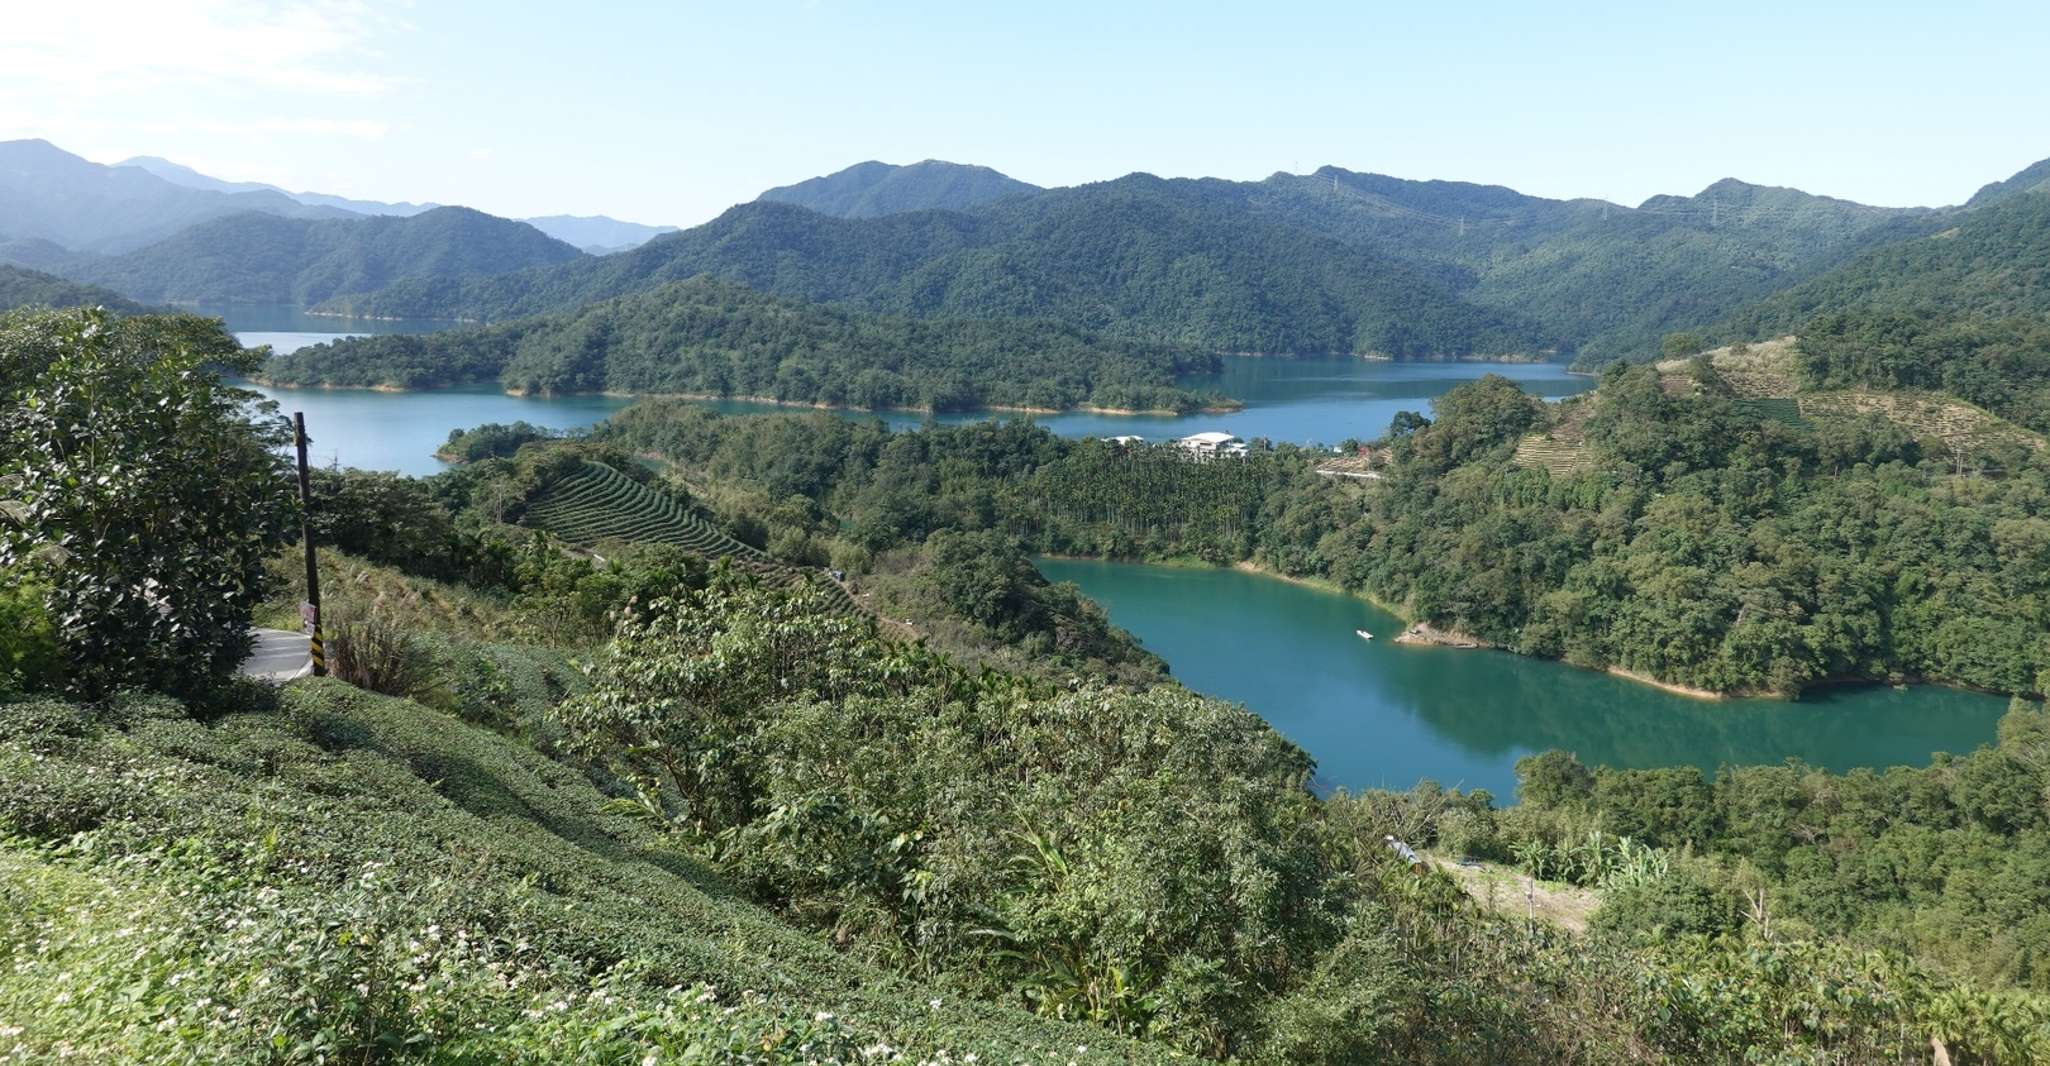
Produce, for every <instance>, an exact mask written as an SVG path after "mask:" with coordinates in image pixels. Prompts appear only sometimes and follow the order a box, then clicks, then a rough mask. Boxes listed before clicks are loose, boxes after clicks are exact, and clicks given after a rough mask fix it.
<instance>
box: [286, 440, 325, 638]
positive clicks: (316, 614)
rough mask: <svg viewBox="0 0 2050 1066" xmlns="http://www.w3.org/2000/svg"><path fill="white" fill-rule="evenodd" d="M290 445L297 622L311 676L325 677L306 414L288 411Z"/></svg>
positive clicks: (318, 569) (318, 564)
mask: <svg viewBox="0 0 2050 1066" xmlns="http://www.w3.org/2000/svg"><path fill="white" fill-rule="evenodd" d="M292 437H293V443H294V444H296V445H297V446H298V449H299V542H300V544H302V545H304V546H305V548H306V602H305V603H302V604H300V605H299V620H300V621H302V622H304V623H305V624H306V632H307V633H308V634H309V635H310V636H311V637H312V638H313V642H312V645H311V649H310V650H311V651H312V652H313V676H315V677H326V676H327V651H326V649H324V648H322V647H321V646H320V636H321V634H320V563H319V562H318V561H317V560H316V559H315V557H314V554H313V479H312V478H311V476H309V475H308V474H307V472H306V444H307V440H306V413H305V412H304V411H294V412H292Z"/></svg>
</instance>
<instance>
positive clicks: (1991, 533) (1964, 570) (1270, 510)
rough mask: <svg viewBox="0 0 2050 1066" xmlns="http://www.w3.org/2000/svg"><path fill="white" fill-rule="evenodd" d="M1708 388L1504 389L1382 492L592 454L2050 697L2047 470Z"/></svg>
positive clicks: (1162, 473) (1446, 617)
mask: <svg viewBox="0 0 2050 1066" xmlns="http://www.w3.org/2000/svg"><path fill="white" fill-rule="evenodd" d="M1717 377H1718V375H1716V374H1715V372H1713V371H1712V370H1706V371H1704V373H1703V375H1702V377H1701V379H1700V381H1701V384H1700V385H1699V386H1696V385H1695V384H1694V383H1693V382H1692V381H1691V380H1690V379H1688V378H1685V377H1683V378H1682V379H1681V381H1680V382H1678V383H1675V382H1671V381H1669V380H1665V379H1664V378H1665V376H1664V375H1662V374H1661V373H1660V372H1659V371H1658V370H1657V369H1656V368H1654V367H1648V366H1647V367H1638V368H1634V369H1629V370H1627V371H1622V370H1619V371H1618V372H1617V373H1616V374H1614V375H1613V376H1611V377H1609V378H1605V379H1604V382H1603V385H1602V387H1601V389H1600V390H1599V392H1598V393H1597V394H1596V395H1594V396H1593V397H1591V398H1587V399H1583V400H1578V401H1569V402H1568V403H1567V404H1565V405H1560V406H1558V407H1547V406H1546V405H1544V404H1542V403H1540V402H1538V401H1537V400H1535V399H1534V398H1532V397H1529V396H1526V395H1524V394H1523V393H1522V392H1520V391H1518V390H1517V389H1516V387H1515V386H1514V385H1513V384H1512V383H1510V382H1508V381H1506V380H1503V379H1499V378H1487V379H1483V380H1482V381H1480V382H1478V383H1475V384H1471V385H1466V386H1462V387H1461V388H1459V389H1456V390H1454V391H1452V392H1450V393H1447V394H1446V395H1445V396H1444V397H1442V398H1441V399H1440V400H1439V401H1438V404H1437V414H1436V418H1435V420H1428V419H1422V418H1419V417H1416V416H1411V417H1408V418H1405V419H1398V422H1397V431H1396V435H1395V440H1394V441H1393V442H1392V443H1391V445H1390V450H1389V451H1388V453H1387V454H1388V455H1389V456H1391V457H1392V460H1393V461H1392V463H1391V465H1390V466H1389V467H1388V468H1387V470H1386V471H1385V472H1384V473H1385V476H1384V479H1383V480H1381V481H1379V482H1375V483H1373V486H1372V487H1361V486H1360V485H1359V484H1358V483H1356V482H1353V481H1351V480H1350V479H1342V478H1326V477H1321V476H1318V474H1317V473H1316V471H1315V465H1316V462H1317V457H1315V456H1311V455H1308V454H1306V453H1303V452H1301V451H1299V450H1297V449H1293V448H1286V447H1284V448H1276V449H1274V450H1272V451H1271V452H1260V451H1256V452H1255V453H1254V455H1253V456H1251V457H1250V458H1249V459H1248V460H1247V461H1245V462H1243V463H1212V464H1196V463H1187V462H1182V461H1178V460H1173V458H1172V457H1171V456H1161V457H1158V458H1156V454H1155V453H1156V452H1157V451H1158V450H1156V449H1141V450H1139V451H1138V452H1131V451H1127V450H1124V449H1118V448H1115V447H1113V446H1111V445H1108V444H1105V443H1103V442H1095V441H1061V440H1058V439H1056V438H1053V437H1052V436H1051V435H1050V434H1041V435H1040V436H1041V437H1043V439H1025V438H1023V437H1020V438H1015V439H1014V438H1006V437H1002V436H1001V434H1002V433H1003V432H1010V431H999V430H997V429H988V430H978V429H974V428H972V427H961V428H941V429H935V430H930V431H926V432H921V433H920V434H917V435H916V436H915V438H913V439H907V440H903V441H901V442H897V441H886V440H885V439H884V438H880V437H878V438H870V437H868V436H865V435H864V434H862V433H861V432H860V431H859V430H857V429H840V428H836V427H833V426H830V425H827V424H825V423H824V422H823V421H821V422H809V423H792V424H789V425H781V424H779V425H775V426H773V427H772V426H770V425H769V424H766V423H764V424H759V425H757V424H754V423H750V422H748V421H746V420H721V419H717V418H714V417H710V416H706V415H702V414H694V413H690V412H687V411H685V410H682V409H680V408H677V407H674V406H668V405H658V406H654V407H647V408H645V409H642V408H636V409H629V410H628V411H626V412H623V413H621V414H620V415H618V416H616V417H615V418H614V419H613V420H612V421H611V422H610V423H609V424H608V425H607V426H606V427H604V428H603V429H602V430H601V434H602V435H604V436H606V437H607V438H609V439H615V440H617V441H618V442H619V443H620V444H621V445H622V446H623V447H626V448H629V449H631V450H636V451H640V450H653V451H656V452H658V453H661V454H664V455H668V456H670V457H672V458H673V459H675V460H676V461H678V462H683V463H686V464H691V465H693V466H697V467H700V468H702V469H706V470H708V471H712V472H715V473H717V474H719V475H720V476H725V477H736V478H748V479H753V480H757V481H759V482H761V483H763V484H766V485H769V486H772V490H773V491H775V492H778V493H784V492H798V493H803V494H805V495H807V496H810V497H812V498H814V499H818V500H820V501H821V502H822V503H824V504H825V505H826V506H828V507H829V508H831V509H833V510H834V511H835V512H836V513H837V514H840V515H841V516H842V517H843V519H844V520H845V521H846V522H847V523H848V524H849V527H850V529H852V530H853V531H855V532H856V533H857V535H861V534H863V533H865V532H867V531H873V532H872V533H871V534H869V535H872V536H873V537H874V538H875V543H877V544H887V543H891V542H893V540H894V539H899V538H903V539H910V540H914V541H916V540H920V539H922V538H924V537H925V536H927V535H929V533H930V531H932V530H935V529H959V528H984V527H988V526H992V525H994V526H998V527H1000V528H1004V529H1006V530H1008V531H1011V532H1013V533H1014V534H1016V535H1018V536H1020V537H1021V538H1023V539H1024V541H1025V542H1026V543H1027V544H1028V545H1030V546H1032V547H1034V548H1037V549H1038V550H1041V551H1050V552H1060V553H1077V554H1089V555H1108V556H1123V557H1131V556H1142V557H1143V556H1177V555H1191V554H1194V555H1200V556H1202V557H1205V558H1208V559H1210V560H1212V561H1215V562H1219V563H1229V562H1234V561H1239V560H1252V561H1255V562H1257V563H1259V564H1261V565H1264V566H1266V567H1270V568H1272V569H1274V570H1277V571H1279V572H1281V573H1284V574H1288V575H1292V576H1304V577H1318V578H1325V579H1328V580H1332V581H1335V582H1338V583H1339V584H1341V585H1343V586H1344V587H1346V588H1348V589H1352V590H1355V591H1359V592H1363V593H1365V594H1367V595H1370V596H1372V597H1374V598H1376V599H1378V600H1380V601H1382V602H1384V603H1388V604H1390V605H1392V606H1394V607H1395V608H1396V609H1397V610H1398V611H1400V612H1401V613H1404V614H1406V615H1408V616H1409V617H1411V618H1414V619H1420V620H1425V621H1430V622H1432V623H1435V624H1437V625H1439V626H1441V627H1444V628H1448V629H1452V630H1455V631H1461V632H1464V633H1468V634H1471V635H1473V636H1475V637H1476V638H1478V639H1480V640H1483V641H1486V642H1489V643H1493V644H1496V645H1499V646H1502V647H1506V648H1510V649H1513V650H1516V651H1520V652H1523V653H1526V654H1534V655H1541V656H1548V657H1556V658H1563V659H1565V660H1567V661H1569V662H1573V663H1577V664H1580V665H1584V666H1589V667H1595V668H1606V667H1616V668H1620V669H1625V670H1629V671H1633V672H1636V673H1639V674H1644V675H1647V676H1650V677H1654V678H1658V679H1661V680H1664V681H1668V682H1674V683H1678V684H1684V685H1689V686H1695V687H1700V688H1705V689H1711V690H1715V691H1720V692H1730V691H1763V692H1776V693H1781V694H1787V695H1792V694H1795V693H1798V692H1799V691H1800V690H1801V689H1802V688H1804V687H1806V686H1809V685H1812V684H1816V683H1820V682H1824V681H1830V680H1840V679H1870V680H1887V681H1901V680H1912V679H1918V678H1927V679H1935V680H1945V681H1950V682H1954V683H1961V684H1967V685H1972V686H1977V687H1981V688H1986V689H1991V690H1994V691H2000V692H2011V693H2040V692H2042V691H2044V689H2045V688H2046V687H2050V640H2046V639H2045V638H2044V634H2045V633H2046V632H2050V585H2046V581H2050V565H2046V561H2045V560H2043V559H2039V558H2038V556H2039V554H2040V553H2039V551H2038V541H2039V540H2043V539H2044V538H2045V537H2050V533H2046V531H2050V513H2046V508H2045V505H2044V502H2043V501H2044V500H2045V499H2050V458H2046V454H2045V451H2044V450H2043V449H2041V448H2038V447H2032V446H2031V442H2030V441H2028V440H2026V439H2023V438H2025V437H2026V435H2025V434H2020V435H2014V434H1988V435H1985V436H1984V438H1983V439H1980V440H1979V441H1978V442H1977V444H1976V447H1978V448H1979V449H1980V450H1979V451H1978V453H1977V454H1973V455H1968V456H1965V457H1963V458H1962V460H1961V459H1960V457H1959V456H1956V455H1952V454H1949V453H1948V452H1947V451H1946V448H1945V445H1944V444H1943V442H1942V441H1940V440H1936V439H1932V440H1929V441H1926V442H1925V441H1923V440H1919V439H1917V437H1916V435H1915V434H1914V433H1913V432H1911V431H1910V429H1908V428H1905V427H1903V426H1902V425H1900V424H1896V423H1895V422H1892V421H1889V420H1888V419H1887V418H1886V417H1885V416H1884V415H1883V414H1880V413H1869V414H1861V413H1859V412H1857V411H1856V410H1855V409H1851V408H1846V409H1845V410H1843V411H1841V412H1836V411H1820V410H1818V411H1817V412H1816V414H1815V415H1814V417H1812V418H1808V419H1801V418H1798V417H1797V418H1796V419H1795V420H1794V421H1793V422H1790V421H1789V420H1788V419H1787V418H1786V417H1785V416H1784V412H1781V411H1778V410H1776V409H1773V408H1771V407H1769V406H1765V405H1760V404H1758V403H1757V402H1755V401H1749V400H1743V399H1740V398H1738V397H1736V396H1735V395H1734V394H1733V392H1732V390H1730V389H1728V388H1727V387H1726V385H1725V384H1724V383H1721V382H1719V381H1718V380H1717ZM1675 386H1677V387H1675ZM786 421H787V420H786ZM799 425H802V426H804V427H806V428H803V429H799V428H797V427H798V426H799ZM1568 425H1570V426H1571V428H1573V430H1574V432H1576V433H1578V434H1580V435H1581V437H1582V439H1583V443H1582V445H1581V447H1582V448H1583V449H1584V454H1583V456H1582V459H1583V460H1584V461H1580V462H1576V463H1573V464H1561V466H1560V468H1559V469H1557V470H1552V469H1547V468H1545V467H1544V466H1542V465H1534V464H1526V463H1522V462H1519V461H1518V460H1517V455H1516V452H1517V448H1518V445H1519V443H1520V442H1522V441H1523V440H1524V439H1525V438H1526V437H1528V436H1530V435H1532V434H1542V433H1544V432H1547V431H1550V430H1552V429H1554V428H1561V427H1565V426H1568ZM1017 432H1024V431H1017ZM978 434H989V435H995V436H997V437H998V438H999V439H1001V440H1004V441H1006V442H1007V443H1004V444H1001V445H1000V444H998V442H997V440H989V439H984V437H982V436H978ZM886 443H887V444H888V446H887V447H886V446H885V445H886ZM957 454H960V455H966V456H973V457H974V460H973V462H972V463H971V462H966V461H965V460H962V459H956V458H955V456H956V455H957ZM898 464H905V465H906V466H907V467H908V471H928V472H926V473H920V474H912V473H909V472H908V471H907V470H900V469H898ZM1156 467H1157V469H1156ZM940 470H948V471H950V474H949V475H948V476H945V477H942V476H940V475H939V474H938V471H940ZM886 471H888V473H886ZM1984 471H1992V472H1994V473H1995V475H1997V476H1988V475H1985V474H1983V473H1975V472H1984ZM1939 531H1940V532H1939Z"/></svg>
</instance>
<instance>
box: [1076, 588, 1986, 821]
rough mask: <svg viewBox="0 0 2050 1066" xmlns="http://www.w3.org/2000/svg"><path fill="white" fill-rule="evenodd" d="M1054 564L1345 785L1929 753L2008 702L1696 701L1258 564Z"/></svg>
mask: <svg viewBox="0 0 2050 1066" xmlns="http://www.w3.org/2000/svg"><path fill="white" fill-rule="evenodd" d="M1040 569H1041V570H1042V571H1043V572H1045V574H1046V575H1047V577H1048V578H1050V579H1052V580H1055V581H1072V582H1074V583H1075V584H1076V585H1078V586H1079V587H1080V588H1081V590H1082V591H1083V593H1085V594H1086V595H1088V596H1089V598H1090V599H1093V600H1095V601H1096V602H1098V603H1100V604H1102V605H1103V607H1104V609H1105V610H1106V611H1108V612H1109V614H1110V620H1111V621H1112V622H1115V623H1116V624H1118V625H1119V626H1122V627H1123V628H1125V629H1127V630H1130V631H1131V632H1132V633H1134V634H1136V635H1137V636H1138V637H1139V639H1140V640H1142V641H1144V642H1145V645H1146V647H1147V648H1148V649H1150V650H1152V651H1153V652H1154V653H1156V654H1158V655H1160V656H1161V657H1162V658H1164V659H1166V660H1167V662H1168V664H1169V666H1170V667H1171V668H1172V670H1173V673H1174V676H1175V677H1176V678H1177V679H1179V680H1180V681H1181V682H1182V683H1183V684H1185V685H1187V686H1189V687H1190V688H1193V689H1195V690H1196V691H1198V692H1202V693H1206V694H1208V695H1212V696H1219V697H1223V698H1225V699H1229V700H1233V701H1236V702H1238V703H1243V704H1245V705H1246V706H1247V707H1249V708H1251V709H1252V710H1253V711H1255V712H1257V713H1258V714H1260V715H1261V716H1262V717H1264V718H1266V719H1267V720H1268V721H1269V722H1271V723H1273V725H1274V727H1275V728H1276V729H1279V730H1280V731H1281V732H1282V733H1283V734H1284V735H1286V736H1287V737H1289V739H1291V740H1294V741H1295V742H1296V743H1297V744H1299V745H1301V746H1302V747H1303V748H1304V750H1306V751H1308V752H1309V753H1310V754H1311V755H1312V756H1314V757H1316V759H1317V766H1318V779H1319V781H1320V783H1322V784H1324V785H1326V786H1331V787H1345V788H1352V789H1358V788H1373V787H1389V788H1407V787H1409V786H1410V785H1413V784H1415V783H1416V782H1417V781H1418V780H1419V779H1422V778H1431V779H1433V780H1436V781H1437V782H1439V783H1440V784H1444V785H1448V786H1459V787H1461V788H1486V789H1488V790H1490V791H1492V792H1493V793H1494V794H1495V796H1496V797H1497V798H1498V799H1499V800H1502V801H1504V802H1506V801H1508V800H1509V799H1510V798H1511V797H1512V796H1514V794H1515V788H1516V775H1515V771H1514V766H1515V763H1516V760H1517V759H1519V758H1521V757H1523V756H1525V755H1529V754H1532V753H1535V752H1540V751H1545V750H1547V749H1550V748H1562V749H1565V750H1567V751H1572V752H1576V753H1577V754H1578V755H1579V756H1580V758H1581V760H1582V761H1583V762H1586V763H1588V764H1590V765H1602V766H1617V767H1639V768H1641V767H1654V766H1675V765H1689V764H1691V765H1695V766H1700V767H1702V768H1704V769H1707V770H1710V771H1713V770H1714V769H1715V768H1716V767H1718V766H1720V765H1724V764H1730V765H1755V764H1765V763H1778V762H1780V761H1781V760H1783V759H1787V758H1790V757H1791V758H1799V759H1802V760H1804V761H1806V762H1808V763H1810V764H1812V765H1815V766H1820V767H1826V768H1828V769H1832V770H1847V769H1851V768H1853V767H1860V766H1870V767H1886V766H1894V765H1917V766H1919V765H1926V764H1927V763H1928V761H1929V756H1930V753H1931V752H1935V751H1953V752H1965V751H1970V750H1972V749H1973V748H1976V747H1978V746H1979V745H1981V744H1985V743H1990V742H1992V740H1993V739H1994V728H1995V724H1996V723H1997V722H1998V721H1999V719H2000V716H2001V715H2002V714H2003V713H2004V712H2005V711H2006V709H2007V701H2006V699H2004V698H2001V697H1996V696H1987V695H1983V694H1979V693H1971V692H1960V691H1956V690H1953V689H1946V688H1938V687H1934V686H1916V687H1912V688H1908V689H1893V688H1889V687H1885V686H1873V687H1859V688H1834V689H1826V690H1822V691H1819V692H1817V693H1814V694H1813V695H1811V696H1809V697H1807V698H1805V699H1803V700H1801V701H1800V702H1796V703H1786V702H1781V701H1776V700H1727V701H1718V702H1711V701H1703V700H1693V699H1688V698H1686V697H1683V696H1675V695H1672V694H1669V693H1666V692H1663V691H1660V690H1658V689H1654V688H1651V687H1649V686H1646V685H1641V684H1637V683H1635V682H1632V681H1626V680H1623V679H1621V678H1617V677H1611V676H1609V675H1607V674H1602V673H1597V672H1594V671H1591V670H1581V669H1578V668H1575V667H1571V666H1566V665H1564V664H1561V663H1556V662H1550V661H1545V660H1540V659H1531V658H1526V657H1524V656H1518V655H1511V654H1509V653H1507V652H1499V651H1487V650H1472V649H1459V648H1435V647H1416V646H1410V645H1402V644H1396V643H1394V641H1393V640H1392V639H1391V638H1393V637H1394V636H1395V635H1396V634H1397V633H1400V632H1401V631H1402V623H1401V622H1400V621H1398V620H1397V619H1396V618H1395V617H1394V616H1393V615H1390V614H1388V613H1386V612H1384V611H1380V610H1378V609H1376V608H1375V607H1373V606H1372V605H1371V604H1368V603H1366V602H1364V601H1361V600H1357V599H1354V598H1352V597H1349V596H1344V595H1340V594H1337V593H1333V592H1326V591H1323V590H1320V589H1314V588H1309V587H1306V586H1302V585H1296V584H1292V583H1289V582H1285V581H1280V580H1277V579H1274V578H1269V577H1263V576H1260V575H1257V574H1248V573H1244V572H1240V571H1236V570H1212V569H1200V568H1197V569H1190V568H1180V567H1163V566H1149V565H1145V564H1140V563H1111V562H1094V561H1082V560H1067V559H1046V560H1041V561H1040ZM1356 629H1365V630H1367V631H1368V632H1370V633H1373V634H1374V636H1375V639H1374V640H1372V641H1364V640H1361V639H1359V638H1358V637H1357V636H1355V635H1354V633H1353V631H1354V630H1356Z"/></svg>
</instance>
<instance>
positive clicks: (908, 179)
mask: <svg viewBox="0 0 2050 1066" xmlns="http://www.w3.org/2000/svg"><path fill="white" fill-rule="evenodd" d="M1038 191H1040V190H1039V186H1037V185H1033V184H1031V183H1029V182H1023V181H1019V180H1018V179H1016V178H1013V177H1009V176H1007V175H1004V174H1000V173H998V172H996V171H994V170H991V169H990V168H988V167H978V166H966V165H963V164H961V163H948V162H945V161H942V160H938V159H927V160H925V161H924V162H920V163H912V164H910V165H908V166H897V165H894V164H890V163H879V162H876V161H875V160H870V161H868V162H866V163H856V164H854V165H853V166H851V167H848V168H846V169H844V170H837V171H834V172H833V173H831V174H827V175H824V176H822V177H816V178H809V179H806V180H804V181H800V182H797V183H796V184H793V185H781V186H777V187H776V188H773V189H770V190H769V191H767V192H765V193H763V194H762V195H761V196H759V197H757V199H760V200H767V201H771V202H773V203H781V204H794V205H796V206H798V207H804V208H809V209H811V210H813V211H817V212H818V213H819V214H822V215H834V216H837V217H839V218H874V217H876V216H878V215H894V214H897V213H898V212H901V211H930V210H943V211H965V210H967V209H968V208H971V207H979V206H981V205H983V204H986V203H989V202H990V201H992V200H1001V199H1003V198H1004V197H1006V196H1019V195H1022V194H1025V193H1035V192H1038Z"/></svg>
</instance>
